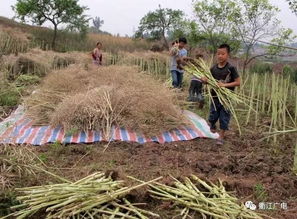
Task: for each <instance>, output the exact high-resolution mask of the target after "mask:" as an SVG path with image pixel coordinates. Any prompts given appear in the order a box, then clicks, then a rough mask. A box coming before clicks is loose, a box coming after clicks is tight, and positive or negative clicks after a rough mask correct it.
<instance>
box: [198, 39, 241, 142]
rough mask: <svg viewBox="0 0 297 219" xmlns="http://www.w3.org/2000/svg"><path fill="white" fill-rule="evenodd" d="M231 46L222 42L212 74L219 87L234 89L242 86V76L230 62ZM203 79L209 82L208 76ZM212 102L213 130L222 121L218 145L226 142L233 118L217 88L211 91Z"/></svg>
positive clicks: (211, 123)
mask: <svg viewBox="0 0 297 219" xmlns="http://www.w3.org/2000/svg"><path fill="white" fill-rule="evenodd" d="M229 56H230V46H229V45H228V44H222V45H221V46H219V48H218V49H217V62H218V63H217V64H215V65H214V66H213V67H212V68H211V69H210V71H211V74H212V76H213V77H214V78H215V79H216V80H217V81H219V82H218V86H219V87H225V88H228V89H230V90H232V91H234V89H235V87H236V86H240V77H239V74H238V72H237V69H236V68H235V67H234V66H232V65H231V64H230V63H229V62H228V59H229ZM201 80H202V81H204V82H205V83H207V81H208V79H207V78H201ZM211 96H212V99H213V101H212V103H211V105H210V113H209V118H208V120H209V123H210V128H211V131H212V132H215V130H216V122H217V121H218V120H219V121H220V129H221V130H220V137H219V139H218V140H217V144H218V145H222V144H223V143H224V141H223V140H224V137H225V131H226V130H228V129H229V123H230V118H231V113H230V110H227V109H226V108H225V107H224V106H223V104H222V103H221V102H220V101H219V98H218V96H217V94H216V92H215V90H212V91H211Z"/></svg>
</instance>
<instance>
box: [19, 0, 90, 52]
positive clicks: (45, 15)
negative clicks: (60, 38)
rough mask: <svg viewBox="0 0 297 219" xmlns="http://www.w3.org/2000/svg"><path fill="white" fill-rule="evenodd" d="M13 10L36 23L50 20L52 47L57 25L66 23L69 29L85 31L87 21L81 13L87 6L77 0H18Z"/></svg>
mask: <svg viewBox="0 0 297 219" xmlns="http://www.w3.org/2000/svg"><path fill="white" fill-rule="evenodd" d="M14 10H15V12H16V13H17V16H18V18H20V19H21V20H22V21H26V19H30V20H31V21H32V22H33V23H34V24H37V25H42V24H44V23H45V22H47V21H48V22H51V23H52V25H53V26H54V34H53V38H52V44H51V46H52V48H53V49H55V46H56V38H57V33H58V26H59V25H61V24H68V25H69V28H70V29H73V28H74V29H78V30H79V32H86V29H87V26H88V24H87V23H88V21H89V20H88V19H87V17H86V15H84V14H83V13H84V11H85V10H87V7H84V6H80V5H79V4H78V0H63V1H60V0H42V1H39V0H18V1H17V3H16V5H15V6H14Z"/></svg>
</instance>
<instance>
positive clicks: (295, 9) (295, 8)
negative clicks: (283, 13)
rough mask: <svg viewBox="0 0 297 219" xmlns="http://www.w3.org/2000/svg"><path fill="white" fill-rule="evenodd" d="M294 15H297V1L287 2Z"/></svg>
mask: <svg viewBox="0 0 297 219" xmlns="http://www.w3.org/2000/svg"><path fill="white" fill-rule="evenodd" d="M287 2H289V5H290V8H291V10H292V12H293V13H295V14H296V15H297V0H287Z"/></svg>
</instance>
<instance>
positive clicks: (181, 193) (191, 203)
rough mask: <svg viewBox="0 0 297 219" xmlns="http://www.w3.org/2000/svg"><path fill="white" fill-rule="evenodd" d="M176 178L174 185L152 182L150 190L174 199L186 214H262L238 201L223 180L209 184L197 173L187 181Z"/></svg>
mask: <svg viewBox="0 0 297 219" xmlns="http://www.w3.org/2000/svg"><path fill="white" fill-rule="evenodd" d="M172 178H173V177H172ZM173 179H174V180H175V183H174V186H168V185H164V184H161V183H157V182H156V183H153V184H151V185H150V186H151V190H150V193H151V196H152V197H154V198H156V199H161V200H165V201H170V202H173V204H174V205H176V206H178V207H179V209H180V212H179V213H180V215H181V216H183V218H187V217H188V216H190V215H191V214H192V213H193V214H195V215H196V216H197V215H198V216H202V217H203V218H209V217H210V218H222V219H230V218H233V219H239V218H240V219H245V218H251V219H260V218H262V217H261V216H259V215H258V214H256V213H255V212H253V211H252V210H248V209H247V208H246V207H245V206H244V205H243V204H241V205H240V204H238V202H239V201H238V200H237V198H235V197H233V196H231V195H230V194H228V193H227V192H226V190H225V188H224V186H223V184H222V182H221V181H219V185H218V186H217V185H215V184H212V183H210V184H208V183H206V182H204V181H203V180H201V179H199V178H198V177H196V176H194V175H192V176H191V178H187V177H186V178H185V179H184V182H180V181H179V180H177V179H175V178H173ZM199 218H200V217H199Z"/></svg>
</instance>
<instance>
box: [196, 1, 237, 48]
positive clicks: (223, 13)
mask: <svg viewBox="0 0 297 219" xmlns="http://www.w3.org/2000/svg"><path fill="white" fill-rule="evenodd" d="M237 8H238V6H237V4H236V2H235V1H234V0H196V1H195V2H194V15H195V17H196V22H197V24H198V25H199V29H200V30H201V32H203V35H204V36H205V39H206V40H205V41H206V44H205V45H209V47H210V50H211V51H212V52H213V53H215V51H216V49H217V47H218V46H219V44H222V43H230V44H231V43H232V42H233V41H235V42H236V38H237V36H236V34H235V33H234V32H233V28H232V24H233V23H232V18H233V14H234V13H235V11H236V10H237ZM238 46H239V44H238V42H237V43H236V44H235V45H233V46H232V47H233V49H235V50H237V49H238ZM235 47H236V48H235Z"/></svg>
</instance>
